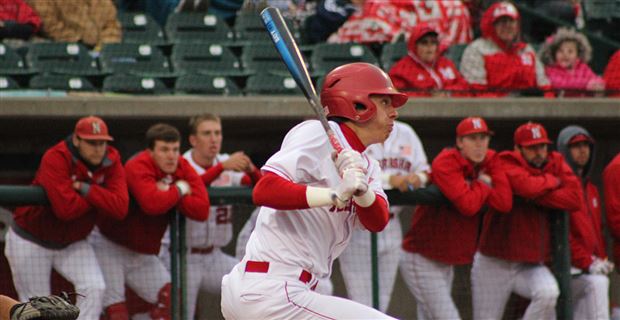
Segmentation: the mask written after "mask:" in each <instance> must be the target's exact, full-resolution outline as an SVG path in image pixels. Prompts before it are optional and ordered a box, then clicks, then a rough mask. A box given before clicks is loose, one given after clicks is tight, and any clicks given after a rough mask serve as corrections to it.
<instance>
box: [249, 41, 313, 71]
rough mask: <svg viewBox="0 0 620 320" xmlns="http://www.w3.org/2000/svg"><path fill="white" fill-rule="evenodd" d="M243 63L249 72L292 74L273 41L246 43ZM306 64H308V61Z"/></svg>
mask: <svg viewBox="0 0 620 320" xmlns="http://www.w3.org/2000/svg"><path fill="white" fill-rule="evenodd" d="M241 64H242V65H243V70H244V71H245V72H246V73H248V74H254V73H259V72H260V73H271V74H276V75H282V76H287V75H289V74H290V73H289V71H288V69H287V68H286V65H285V64H284V61H282V58H281V57H280V54H279V53H278V51H277V50H276V49H275V47H274V46H273V44H271V43H261V44H248V45H245V46H244V47H243V52H242V53H241ZM306 65H308V63H307V62H306Z"/></svg>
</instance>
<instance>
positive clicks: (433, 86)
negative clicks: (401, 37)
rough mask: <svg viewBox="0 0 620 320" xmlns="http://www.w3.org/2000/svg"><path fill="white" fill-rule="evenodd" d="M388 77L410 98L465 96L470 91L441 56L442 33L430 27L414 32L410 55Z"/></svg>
mask: <svg viewBox="0 0 620 320" xmlns="http://www.w3.org/2000/svg"><path fill="white" fill-rule="evenodd" d="M389 75H390V77H391V78H392V81H393V82H394V86H395V87H396V88H398V89H399V90H401V91H403V92H406V93H407V94H408V95H409V96H450V95H455V96H459V95H460V96H464V95H467V92H465V91H466V90H467V89H468V87H469V86H468V84H467V82H466V81H465V79H463V76H461V73H460V72H459V71H458V69H457V68H456V67H455V66H454V63H452V61H450V59H448V58H446V57H444V56H442V55H441V52H440V50H439V32H438V31H437V30H436V29H435V28H433V27H431V26H429V25H427V24H420V25H417V26H415V27H414V28H413V30H412V31H411V35H410V36H409V41H408V42H407V55H406V56H404V57H403V58H402V59H400V60H399V61H398V62H397V63H396V64H394V66H392V68H391V69H390V73H389Z"/></svg>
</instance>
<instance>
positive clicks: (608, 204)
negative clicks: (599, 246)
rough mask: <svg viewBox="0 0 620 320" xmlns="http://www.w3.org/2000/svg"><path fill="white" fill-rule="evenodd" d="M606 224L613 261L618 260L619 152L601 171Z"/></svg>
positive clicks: (619, 219) (619, 241)
mask: <svg viewBox="0 0 620 320" xmlns="http://www.w3.org/2000/svg"><path fill="white" fill-rule="evenodd" d="M603 188H604V193H605V212H606V214H607V226H608V227H609V231H610V233H611V236H612V238H613V240H614V261H615V262H616V265H617V264H618V263H619V262H620V153H619V154H618V155H617V156H616V157H615V158H614V159H613V160H612V161H611V163H609V164H608V165H607V167H606V168H605V171H603Z"/></svg>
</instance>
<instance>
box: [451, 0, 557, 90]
mask: <svg viewBox="0 0 620 320" xmlns="http://www.w3.org/2000/svg"><path fill="white" fill-rule="evenodd" d="M504 16H509V17H512V18H513V19H516V20H517V21H518V22H520V16H519V12H518V11H517V9H516V8H515V6H514V5H513V4H510V3H508V2H497V3H495V4H493V5H492V6H490V7H489V8H488V9H487V10H486V11H485V12H484V14H483V16H482V20H481V22H480V29H481V30H482V38H479V39H477V40H475V41H474V42H472V43H471V44H470V45H469V46H467V48H466V49H465V51H464V52H463V58H462V59H461V64H460V69H461V73H462V74H463V77H465V80H467V82H469V84H470V86H471V87H472V88H473V89H476V90H478V91H480V92H479V94H478V95H480V96H489V97H497V96H506V95H508V94H509V93H510V91H513V90H523V89H532V88H539V89H541V90H543V91H548V90H549V89H550V88H551V87H550V86H549V80H548V79H547V77H546V76H545V70H544V68H543V65H542V63H541V62H540V61H539V60H538V58H537V57H536V53H535V52H534V49H532V47H531V46H530V45H528V44H526V43H525V42H522V41H521V40H520V39H519V36H518V35H517V39H516V40H515V41H514V42H513V43H512V44H510V45H507V44H506V43H504V42H503V41H502V40H500V39H499V37H498V36H497V34H496V33H495V27H494V25H493V24H494V23H495V21H497V20H498V19H499V18H501V17H504Z"/></svg>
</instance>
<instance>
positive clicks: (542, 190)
mask: <svg viewBox="0 0 620 320" xmlns="http://www.w3.org/2000/svg"><path fill="white" fill-rule="evenodd" d="M499 162H500V163H499V168H498V169H499V170H502V171H504V172H505V173H506V175H507V177H508V181H509V182H510V187H511V188H512V191H513V194H514V195H516V196H518V197H520V198H522V199H520V200H519V201H515V202H514V203H513V206H512V210H510V212H508V213H502V212H498V211H497V210H494V209H493V208H491V209H490V210H489V211H488V212H487V213H486V215H485V217H484V222H483V227H482V234H481V237H480V252H482V253H483V254H485V255H488V256H492V257H497V258H500V259H505V260H510V261H517V262H529V263H541V262H546V261H548V260H549V258H550V256H549V253H550V232H549V223H548V220H547V219H548V217H547V215H548V214H552V213H553V211H551V209H558V210H563V211H569V212H572V211H576V210H579V208H581V198H582V193H581V188H580V187H579V181H578V179H577V177H576V176H575V175H574V174H573V171H572V170H571V168H570V167H569V166H568V165H567V164H566V162H565V161H564V158H563V157H562V155H561V154H559V153H557V152H555V151H553V152H549V156H548V161H547V163H546V164H545V165H544V166H543V168H541V169H537V168H534V167H531V166H530V165H529V164H527V163H526V161H525V160H524V159H523V157H522V156H521V153H520V152H519V151H504V152H501V153H500V154H499Z"/></svg>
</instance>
